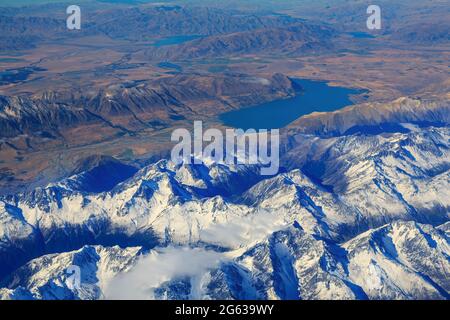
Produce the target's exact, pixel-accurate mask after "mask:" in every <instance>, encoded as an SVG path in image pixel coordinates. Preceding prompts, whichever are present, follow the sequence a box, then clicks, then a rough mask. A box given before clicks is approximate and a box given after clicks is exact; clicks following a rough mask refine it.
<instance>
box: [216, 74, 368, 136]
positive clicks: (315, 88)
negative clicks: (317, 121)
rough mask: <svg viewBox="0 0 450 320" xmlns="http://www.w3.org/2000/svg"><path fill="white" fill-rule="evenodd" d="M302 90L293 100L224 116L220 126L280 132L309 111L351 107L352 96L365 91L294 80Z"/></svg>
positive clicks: (272, 103) (318, 82)
mask: <svg viewBox="0 0 450 320" xmlns="http://www.w3.org/2000/svg"><path fill="white" fill-rule="evenodd" d="M294 81H295V82H296V83H297V84H299V85H300V86H301V87H302V88H303V89H302V90H301V91H300V92H299V94H298V95H297V96H296V97H293V98H289V99H284V100H276V101H272V102H268V103H263V104H260V105H257V106H253V107H248V108H243V109H239V110H235V111H230V112H227V113H223V114H221V115H220V116H219V119H220V120H221V121H222V122H223V124H225V125H227V126H230V127H234V128H241V129H245V130H246V129H250V128H253V129H279V128H283V127H285V126H287V125H288V124H289V123H291V122H293V121H295V120H297V119H298V118H300V117H302V116H304V115H307V114H310V113H312V112H315V111H317V112H328V111H335V110H338V109H341V108H343V107H345V106H349V105H352V104H353V102H352V101H351V100H350V95H352V94H362V93H364V92H366V91H365V90H358V89H349V88H343V87H331V86H329V85H328V84H327V83H326V82H323V81H312V80H304V79H295V80H294Z"/></svg>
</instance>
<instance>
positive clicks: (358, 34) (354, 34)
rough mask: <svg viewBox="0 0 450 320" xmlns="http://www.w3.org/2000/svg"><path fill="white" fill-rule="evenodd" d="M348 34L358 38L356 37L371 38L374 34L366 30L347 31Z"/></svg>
mask: <svg viewBox="0 0 450 320" xmlns="http://www.w3.org/2000/svg"><path fill="white" fill-rule="evenodd" d="M349 34H350V35H351V36H352V37H353V38H358V39H373V38H375V36H374V35H373V34H370V33H367V32H359V31H357V32H349Z"/></svg>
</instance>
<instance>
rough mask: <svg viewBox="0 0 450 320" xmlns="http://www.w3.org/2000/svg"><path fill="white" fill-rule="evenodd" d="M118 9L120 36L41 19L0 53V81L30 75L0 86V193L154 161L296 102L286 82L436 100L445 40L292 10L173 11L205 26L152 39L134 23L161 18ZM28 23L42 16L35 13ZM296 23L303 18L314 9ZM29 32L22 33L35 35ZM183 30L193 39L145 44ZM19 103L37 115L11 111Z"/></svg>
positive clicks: (443, 89) (115, 30)
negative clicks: (77, 169) (91, 168)
mask: <svg viewBox="0 0 450 320" xmlns="http://www.w3.org/2000/svg"><path fill="white" fill-rule="evenodd" d="M120 8H121V9H120V10H118V11H113V12H115V13H116V14H117V15H118V16H120V15H121V14H124V15H125V17H127V19H130V21H132V22H133V23H132V24H131V25H126V24H125V26H126V27H128V29H123V28H121V27H114V26H110V25H109V24H108V20H107V19H106V17H107V16H106V15H103V14H104V13H103V12H102V11H99V12H96V14H90V15H89V18H88V19H89V20H88V23H87V25H88V26H89V27H87V30H82V31H81V32H79V33H77V31H67V30H65V29H64V25H63V27H61V26H60V24H61V23H62V24H64V23H65V21H64V20H63V19H61V18H62V17H60V18H58V19H59V20H55V21H54V20H52V24H51V26H52V29H51V31H49V30H47V29H46V27H45V22H44V23H43V24H41V25H40V27H41V29H40V30H41V31H39V32H38V31H36V32H35V33H36V34H37V35H38V37H39V40H33V41H35V42H33V43H34V47H32V48H30V47H28V46H24V48H23V49H18V50H0V74H1V73H8V72H12V73H13V74H14V73H20V72H22V71H23V70H32V71H31V72H29V74H28V75H27V76H26V77H25V78H24V79H19V80H14V81H10V80H9V81H6V80H5V81H0V95H1V96H2V100H4V101H3V103H2V105H3V106H2V108H3V109H2V112H4V114H5V117H3V118H2V119H3V120H4V121H3V120H2V121H3V122H1V126H2V128H1V129H2V134H1V139H0V190H1V192H2V193H8V192H10V191H12V190H18V189H20V190H22V189H29V188H33V187H35V186H38V185H42V184H44V183H47V182H49V181H53V180H56V179H58V178H60V177H62V176H64V175H66V174H67V173H69V172H71V171H72V170H73V167H74V164H75V163H76V162H77V161H79V160H80V159H83V158H86V157H89V156H91V155H95V154H104V155H109V156H113V157H115V158H117V159H119V160H122V161H125V162H128V163H144V162H146V161H148V160H149V159H154V158H158V157H161V156H162V155H165V154H167V152H168V150H169V149H170V146H171V145H172V144H171V142H170V139H169V137H170V133H171V132H172V130H173V128H175V127H190V126H191V125H192V122H193V120H194V119H197V120H204V121H206V122H207V123H208V125H215V126H221V124H220V121H219V120H218V118H217V116H218V115H219V114H221V113H223V112H225V111H229V110H233V109H237V108H242V107H247V106H252V105H257V104H259V103H263V102H267V101H272V100H277V99H284V98H288V97H291V96H293V95H295V94H296V92H295V90H294V88H293V87H292V83H291V81H290V80H289V79H290V78H305V79H317V80H326V81H329V82H330V83H331V84H332V85H337V86H344V87H349V88H361V89H367V90H368V92H367V93H365V94H362V95H359V96H354V97H353V100H354V102H355V103H378V102H388V101H393V100H396V99H398V98H400V97H405V96H410V97H423V98H430V97H433V96H434V97H435V96H439V97H440V98H442V97H444V98H447V97H446V96H445V95H446V93H447V92H448V87H449V69H448V68H449V63H450V47H449V43H448V41H446V39H443V40H442V39H438V40H436V41H434V42H432V43H427V44H424V43H423V41H422V42H418V43H411V42H410V41H409V40H410V37H411V35H410V34H406V35H405V36H404V37H402V36H400V33H399V36H397V37H393V36H392V34H389V33H386V34H375V36H376V37H373V38H355V37H352V36H350V35H348V34H347V33H346V32H342V30H340V28H338V27H336V28H335V27H334V26H333V25H331V26H329V25H322V24H319V25H317V23H316V22H315V23H313V24H312V26H310V25H309V24H308V23H305V22H304V21H303V20H301V21H300V20H299V21H297V20H295V19H297V17H299V16H300V17H301V15H300V13H299V12H296V11H295V12H294V11H292V10H291V9H286V10H284V11H283V13H291V14H292V15H293V17H295V18H287V17H285V16H281V17H278V16H276V15H275V16H273V15H269V16H261V17H259V19H255V18H254V17H253V16H249V17H246V16H239V17H237V16H235V15H233V14H230V13H228V12H226V11H225V12H222V11H220V10H219V9H214V10H211V11H208V12H207V11H205V9H201V10H200V13H197V11H196V9H192V10H191V9H189V10H185V11H181V12H182V13H180V17H181V18H180V19H183V17H184V16H185V18H186V19H188V18H189V19H191V17H192V15H196V14H198V17H199V18H198V19H199V20H201V19H205V20H203V21H204V22H203V23H198V24H195V25H183V24H181V25H177V24H174V25H170V24H169V23H166V24H163V25H164V26H165V29H164V28H163V29H162V30H159V33H158V32H156V31H155V30H156V29H155V28H157V27H158V28H159V26H157V24H155V25H153V24H152V23H149V22H148V21H145V18H143V17H145V14H147V15H149V16H150V17H158V19H160V20H159V21H160V22H161V21H163V20H164V19H169V20H167V21H170V19H173V16H171V14H172V13H167V12H169V10H167V12H165V11H164V12H163V10H162V9H161V11H155V10H156V9H153V6H144V9H143V12H144V13H143V14H142V15H137V13H136V12H135V10H130V11H127V10H128V9H127V8H122V7H120ZM55 10H56V9H55ZM108 10H114V9H108ZM121 10H124V11H123V12H122V11H121ZM177 10H179V9H177ZM180 10H181V9H180ZM161 12H162V13H161ZM436 14H437V15H439V16H440V14H441V13H440V12H437V13H436ZM36 15H40V16H44V17H45V14H43V13H39V11H38V13H36ZM134 15H136V16H134ZM166 15H168V16H166ZM183 15H184V16H183ZM305 15H306V16H308V18H310V19H311V18H312V16H314V10H311V11H309V14H305ZM430 15H431V16H432V13H430ZM0 16H1V14H0ZM427 17H428V16H427ZM42 19H45V18H42ZM96 19H97V20H96ZM133 19H135V20H133ZM138 19H144V20H143V22H142V21H141V20H138ZM208 19H212V21H214V23H215V24H213V23H212V22H211V21H209V20H208ZM216 20H218V21H222V20H226V21H228V24H219V25H220V26H221V27H220V28H216V29H211V28H209V26H210V25H217V21H216ZM97 21H100V22H102V23H99V22H97ZM164 21H165V20H164ZM33 23H35V21H32V22H30V24H31V26H30V28H35V27H34V25H33ZM96 23H97V25H96ZM403 25H407V24H406V23H404V22H403V23H402V26H403ZM242 26H246V27H245V28H244V29H243V27H242ZM402 26H398V28H400V27H402ZM122 27H123V26H122ZM394 27H395V25H390V28H391V29H395V28H394ZM151 28H154V29H151ZM286 28H288V29H286ZM289 28H290V29H289ZM12 30H13V31H11V35H12V32H14V29H12ZM124 30H129V31H124ZM130 30H131V31H130ZM298 30H301V32H300V31H298ZM183 31H184V32H185V34H186V35H197V34H201V35H202V37H203V38H201V39H194V40H192V41H187V42H184V43H181V44H178V45H176V44H175V45H167V46H161V47H155V46H154V44H155V42H157V41H158V40H161V39H163V40H164V39H165V38H166V37H168V36H172V35H179V34H180V32H183ZM47 32H48V34H47ZM299 32H300V33H299ZM426 32H431V31H430V30H428V29H427V30H426ZM144 35H146V36H144ZM19 36H20V34H19ZM413 37H414V36H413ZM261 80H263V82H264V83H265V82H266V81H268V83H269V85H266V84H262V82H261ZM24 103H25V104H26V105H34V106H40V109H39V108H38V109H39V110H38V111H36V113H32V112H31V111H29V110H30V109H26V110H25V111H24V110H23V109H22V110H21V109H20V105H21V104H24ZM18 106H19V107H18ZM17 110H19V111H17ZM5 119H6V120H5ZM16 120H17V122H16ZM302 121H303V120H299V121H298V122H295V123H294V124H293V125H292V126H294V127H295V125H300V124H302V123H304V122H302ZM304 121H307V120H304ZM292 126H291V128H292Z"/></svg>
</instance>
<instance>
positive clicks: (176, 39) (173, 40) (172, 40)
mask: <svg viewBox="0 0 450 320" xmlns="http://www.w3.org/2000/svg"><path fill="white" fill-rule="evenodd" d="M201 37H202V36H196V35H192V36H173V37H167V38H162V39H159V40H157V41H156V42H155V43H154V44H152V45H153V46H155V47H163V46H170V45H174V44H182V43H185V42H188V41H192V40H195V39H199V38H201Z"/></svg>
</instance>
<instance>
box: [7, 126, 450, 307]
mask: <svg viewBox="0 0 450 320" xmlns="http://www.w3.org/2000/svg"><path fill="white" fill-rule="evenodd" d="M404 126H405V128H407V130H405V131H404V132H396V133H382V134H377V135H343V136H337V137H317V136H311V135H306V134H297V135H296V136H295V137H293V138H292V140H291V141H290V144H291V147H290V148H289V150H287V152H286V153H284V154H283V158H282V163H283V164H284V169H285V170H283V172H281V173H279V174H278V175H276V176H274V177H265V178H264V177H261V176H259V175H258V173H259V168H257V167H256V166H253V167H252V166H229V165H224V164H217V163H209V164H205V165H180V166H177V165H174V164H173V163H171V162H170V161H168V160H161V161H159V162H157V163H154V164H152V165H150V166H148V167H145V168H143V169H141V170H140V171H138V172H137V173H136V174H134V175H133V176H132V177H131V178H129V179H127V180H125V181H122V180H123V179H118V178H117V177H119V178H122V177H124V176H122V175H117V173H116V171H115V169H117V166H118V164H117V163H114V168H115V169H114V168H111V172H114V179H115V180H114V181H116V182H117V183H118V184H117V185H116V186H114V187H112V188H100V189H99V188H98V185H96V186H94V187H93V186H90V181H96V180H95V179H91V178H92V175H93V174H95V169H94V171H92V170H90V171H89V172H88V173H86V172H80V173H77V174H75V175H74V176H72V177H69V178H67V179H65V180H63V181H61V182H59V183H55V184H52V185H49V186H47V187H45V188H39V189H36V190H34V191H33V192H30V193H24V194H17V195H15V196H10V197H4V198H2V199H1V201H0V261H1V262H2V263H1V267H0V279H1V280H0V287H3V289H1V291H0V297H2V298H11V299H20V298H25V299H27V298H36V299H42V298H43V299H63V298H66V299H67V298H80V299H100V298H105V297H106V298H125V296H124V295H123V294H124V293H127V294H128V295H130V296H131V297H132V295H133V294H135V295H136V296H135V297H136V298H142V299H145V298H153V299H166V298H167V299H182V298H186V299H187V298H202V299H203V298H211V299H217V298H226V299H228V298H229V299H236V298H242V299H299V298H301V299H365V298H369V299H419V298H424V299H447V298H449V292H450V277H449V273H450V265H449V264H450V258H449V257H450V248H449V246H450V244H449V234H448V230H449V227H448V223H449V220H450V219H449V218H450V215H449V212H450V211H449V208H450V187H449V181H450V177H449V170H448V169H449V167H450V162H449V159H450V158H449V153H450V151H449V146H450V144H449V142H450V129H449V127H446V126H444V127H418V126H414V125H411V124H405V125H404ZM108 165H109V164H108V163H106V164H105V163H102V169H101V172H102V174H103V175H104V174H105V172H108ZM105 166H106V167H105ZM113 169H114V170H113ZM125 169H127V170H128V169H129V170H132V169H130V168H125V167H124V170H125ZM106 181H107V182H108V184H109V183H110V181H111V180H108V179H107V180H106ZM118 181H122V182H118ZM121 248H122V249H121ZM183 257H184V258H183ZM71 265H77V266H79V267H80V269H81V274H82V276H81V280H82V281H81V284H82V285H81V288H78V289H76V288H75V289H73V288H70V287H68V286H67V283H66V282H65V277H67V275H66V273H65V271H66V269H67V268H68V267H70V266H71ZM173 266H176V267H177V268H174V267H173ZM164 270H165V271H166V272H164ZM83 285H85V287H83ZM133 286H135V287H133ZM126 287H129V289H127V288H126ZM118 288H120V289H118ZM130 288H131V289H132V290H131V289H130ZM128 297H129V296H128Z"/></svg>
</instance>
